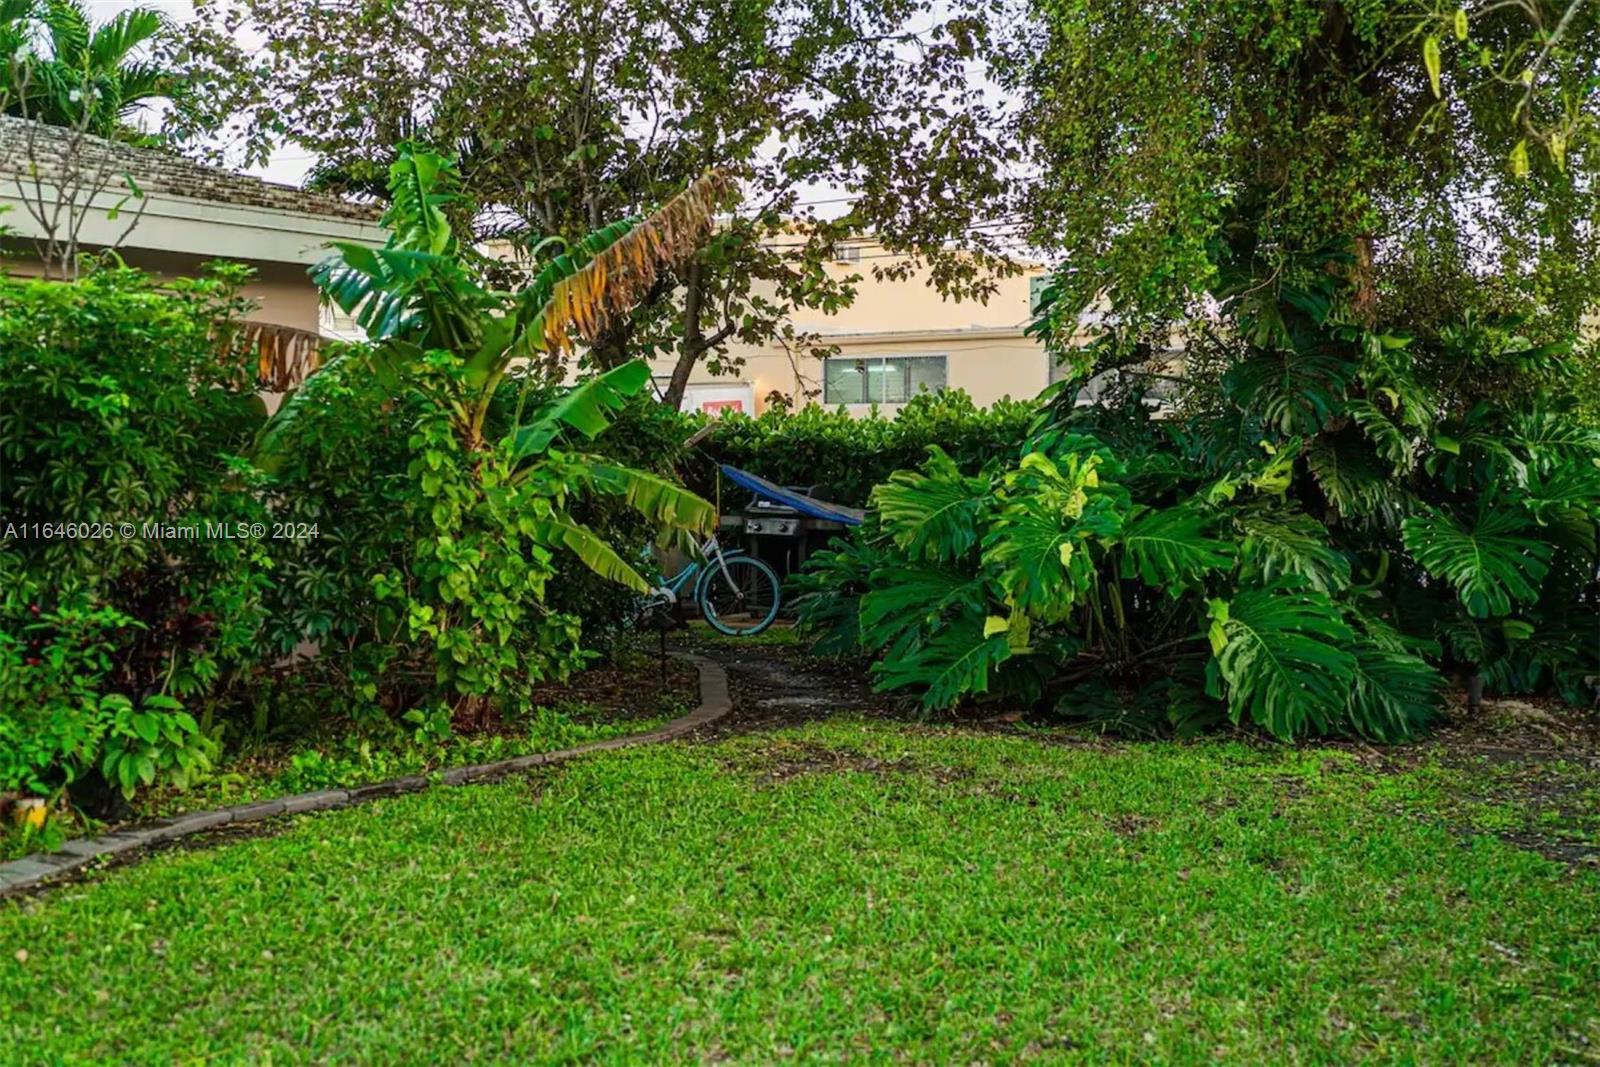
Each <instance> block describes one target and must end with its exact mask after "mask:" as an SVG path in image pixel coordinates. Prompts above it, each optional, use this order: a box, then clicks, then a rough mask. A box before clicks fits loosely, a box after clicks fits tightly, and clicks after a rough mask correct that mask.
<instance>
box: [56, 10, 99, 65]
mask: <svg viewBox="0 0 1600 1067" xmlns="http://www.w3.org/2000/svg"><path fill="white" fill-rule="evenodd" d="M44 25H45V30H46V31H47V32H48V33H49V34H50V50H51V58H53V59H54V60H55V61H56V62H57V63H59V64H61V65H62V66H63V67H66V68H67V69H69V70H72V71H74V72H76V73H77V74H78V75H80V76H81V75H85V74H88V73H89V40H90V38H91V37H92V36H93V30H92V28H91V25H90V22H89V13H88V11H87V10H86V9H85V8H84V6H83V4H82V3H81V2H80V0H45V8H44Z"/></svg>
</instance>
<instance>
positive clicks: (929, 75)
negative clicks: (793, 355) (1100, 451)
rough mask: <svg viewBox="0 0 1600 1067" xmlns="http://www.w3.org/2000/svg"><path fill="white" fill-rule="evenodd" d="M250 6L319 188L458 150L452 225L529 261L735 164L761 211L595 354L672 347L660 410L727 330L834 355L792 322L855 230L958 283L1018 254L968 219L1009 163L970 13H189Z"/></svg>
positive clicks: (843, 290) (970, 293)
mask: <svg viewBox="0 0 1600 1067" xmlns="http://www.w3.org/2000/svg"><path fill="white" fill-rule="evenodd" d="M240 10H242V12H243V14H244V25H245V26H246V27H248V28H249V29H250V30H252V31H253V32H255V33H258V34H260V35H261V37H262V38H263V41H264V48H263V49H262V51H261V53H260V55H261V56H263V57H264V58H263V59H262V60H261V61H260V63H259V65H258V67H257V68H256V71H255V73H256V76H257V83H258V85H259V86H261V87H262V88H263V96H262V100H261V104H260V107H259V108H257V109H256V111H255V113H254V123H255V125H254V128H255V129H256V130H258V131H259V130H270V131H271V132H273V133H274V134H276V135H280V136H284V137H287V138H288V139H289V140H292V141H293V142H295V143H297V144H299V145H302V146H304V147H306V148H308V149H310V150H312V151H314V152H316V153H318V154H319V155H320V156H322V157H323V163H322V165H321V166H320V167H319V168H318V170H317V172H316V173H315V175H314V178H315V180H316V181H317V182H318V183H319V184H321V185H322V186H323V187H325V188H334V189H340V190H349V191H360V192H366V193H372V194H378V195H382V193H383V188H382V182H383V176H384V174H385V172H386V168H387V166H388V163H389V162H390V160H391V159H392V155H391V154H390V153H391V147H390V146H392V145H393V144H394V143H396V142H397V141H399V140H401V139H405V138H412V139H417V140H419V141H426V142H429V143H432V144H434V145H435V146H438V147H440V148H442V149H445V150H448V151H450V152H452V153H455V154H457V155H459V157H460V161H461V166H460V169H461V176H462V189H463V192H464V194H465V197H466V201H465V203H464V204H463V207H462V210H461V211H460V213H459V214H458V216H457V222H458V223H465V222H468V221H474V222H475V225H474V231H475V236H476V237H478V238H480V239H482V238H503V239H507V240H509V241H512V242H513V243H514V244H515V245H516V246H517V248H518V249H519V251H520V252H521V254H522V257H523V261H524V267H525V268H526V269H528V270H536V269H537V268H538V266H539V265H541V264H542V263H543V262H545V261H547V260H548V259H549V258H550V256H551V255H553V254H555V253H556V252H558V251H559V247H560V246H559V244H552V245H543V246H539V245H536V244H535V243H534V242H533V241H531V240H529V238H530V237H544V236H546V235H554V236H557V237H560V238H562V239H564V240H566V241H572V240H576V239H577V238H578V237H580V236H581V235H582V234H584V233H586V232H588V231H590V230H592V229H594V228H596V227H597V226H598V225H599V224H600V223H601V222H602V221H603V220H604V219H607V218H611V217H615V216H617V215H623V214H631V213H636V212H638V211H639V210H640V209H641V208H642V207H644V206H646V205H649V204H653V203H657V202H660V201H661V200H662V199H664V197H665V196H666V195H668V194H669V193H670V191H672V190H674V189H677V188H681V187H682V186H683V185H684V184H686V183H687V182H688V181H690V180H692V179H693V178H694V176H695V175H697V174H699V173H701V172H702V171H703V170H705V169H707V168H723V169H727V170H729V171H730V172H731V173H732V174H734V176H735V177H736V178H738V179H739V180H740V181H741V182H742V184H743V186H744V189H745V191H746V194H747V196H746V202H747V203H748V204H750V205H752V206H751V207H750V208H749V209H748V210H746V211H743V212H741V213H739V214H738V215H736V216H731V217H729V218H727V219H725V220H723V221H722V223H721V225H719V228H718V230H717V232H716V234H715V235H714V237H713V238H712V240H711V241H709V242H708V243H707V244H706V246H705V247H704V248H703V249H702V250H701V252H700V253H699V254H698V255H696V256H695V257H693V258H691V259H690V260H688V261H687V262H686V263H683V264H680V265H679V266H678V267H677V268H675V269H673V270H670V271H667V272H665V273H663V274H662V275H661V277H660V278H659V279H658V282H657V284H656V285H655V286H654V287H653V288H652V290H651V291H650V292H648V293H645V294H643V296H644V300H643V304H642V307H641V309H640V310H639V311H638V312H637V313H635V314H633V315H631V316H626V317H620V318H618V319H617V320H615V321H614V322H612V323H611V324H610V326H609V328H608V329H607V330H606V331H604V332H603V333H602V335H601V336H599V337H598V338H596V340H595V343H594V345H593V346H592V348H591V351H590V358H592V359H593V361H594V362H595V363H597V364H598V365H599V366H601V367H611V366H615V365H618V364H619V363H621V362H623V361H625V360H626V359H627V358H629V357H630V356H632V355H636V354H645V355H668V354H670V355H671V356H673V357H675V364H676V369H675V371H674V373H673V375H672V381H671V383H670V385H669V387H668V389H667V390H666V399H667V400H668V401H669V402H671V403H676V402H677V401H678V400H679V399H680V398H681V396H682V393H683V387H684V385H685V383H686V382H687V380H688V377H689V374H690V372H691V370H692V369H693V367H694V366H695V365H696V364H697V363H699V362H702V361H704V362H707V363H708V364H710V365H711V366H712V367H713V369H718V370H720V369H722V368H723V367H724V365H725V364H726V362H727V359H726V355H725V353H726V346H727V345H728V343H729V342H730V341H732V340H734V339H736V338H737V339H739V340H742V341H746V342H762V341H766V340H768V339H773V338H778V339H781V340H783V341H784V342H785V343H787V344H788V345H789V346H790V347H791V348H792V349H798V348H806V347H821V346H820V345H819V344H818V343H817V339H815V338H808V337H802V336H799V335H797V334H796V333H795V332H794V330H793V328H792V327H791V326H789V325H788V323H787V320H788V317H789V312H790V311H791V310H792V309H793V308H796V307H801V306H804V307H812V308H829V307H833V306H837V305H839V304H842V303H844V302H847V301H848V300H850V299H851V298H852V296H853V288H852V286H851V285H850V284H848V283H839V282H836V281H834V280H830V278H829V276H828V274H827V273H826V272H825V271H824V270H823V264H824V263H825V262H827V260H828V259H829V258H830V256H831V250H832V247H833V245H834V244H835V242H836V241H838V240H839V239H840V238H841V237H842V236H844V235H847V234H851V233H855V232H860V231H863V230H872V231H873V232H875V233H876V234H877V235H878V236H879V237H880V238H881V239H883V240H884V241H885V243H886V244H887V245H888V246H889V247H890V248H891V249H895V250H901V251H906V252H909V253H912V254H913V255H914V256H915V257H917V259H918V261H919V262H922V263H926V264H927V265H928V266H929V267H930V268H931V272H932V276H933V278H934V281H935V283H936V284H937V285H938V286H939V287H940V288H941V289H942V290H943V291H945V292H946V293H948V294H950V295H951V296H953V297H957V298H969V297H979V298H981V297H983V296H985V295H986V294H987V293H988V292H989V291H991V289H992V274H993V272H994V271H996V270H1002V269H1005V265H1004V263H1003V262H1002V261H1001V260H1000V259H999V258H998V257H997V256H996V254H995V253H996V252H997V250H998V241H997V238H996V236H995V235H994V234H992V233H990V232H989V227H987V226H984V225H979V224H980V223H987V222H989V221H991V219H992V217H993V215H994V213H995V212H996V211H997V210H998V207H997V205H998V204H999V203H1000V200H1001V197H1002V194H1003V193H1004V191H1005V189H1006V187H1007V180H1006V177H1005V175H1006V170H1005V162H1006V155H1005V151H1004V149H1003V147H1002V146H1001V145H1000V144H999V143H998V142H997V139H996V138H995V137H994V136H993V135H992V130H991V123H990V121H989V113H988V109H987V108H986V106H985V104H984V102H983V100H982V99H981V95H980V93H979V92H978V89H977V88H976V87H975V86H974V85H972V84H970V83H969V79H968V77H967V71H968V66H969V64H970V63H971V62H973V61H974V60H975V59H976V58H977V57H978V56H979V55H980V54H981V52H982V51H983V49H984V47H985V41H986V39H987V36H986V34H987V31H986V29H985V25H984V23H983V22H982V21H981V20H980V19H979V18H977V17H976V16H975V15H974V14H973V12H971V11H968V10H966V9H965V8H964V7H963V6H962V5H960V4H958V5H954V6H952V5H943V4H941V5H937V6H936V5H933V4H931V3H928V2H926V0H911V2H907V0H865V2H861V3H854V4H850V5H839V4H836V3H832V2H828V0H758V2H754V3H751V2H748V0H712V2H710V3H707V4H704V5H700V6H699V7H697V8H696V10H695V12H694V17H693V18H692V19H690V18H687V17H684V15H682V14H680V13H679V11H678V10H677V9H676V8H674V7H673V5H670V4H660V3H656V2H655V0H624V2H603V0H549V2H536V0H521V2H518V3H508V4H497V5H483V4H479V3H476V2H474V0H434V2H431V3H428V4H403V5H397V4H393V3H389V2H387V0H355V2H352V3H347V4H337V5H330V4H324V3H320V2H318V0H241V4H240V5H238V6H237V7H229V8H227V9H223V8H217V9H213V10H211V11H209V12H203V15H204V18H203V20H202V21H201V23H200V24H199V26H200V27H201V28H206V29H209V31H210V32H213V33H216V32H217V31H218V30H219V28H226V27H225V26H224V23H225V20H226V19H228V18H230V17H235V16H236V15H237V14H238V12H239V11H240ZM197 32H198V30H197ZM205 50H206V49H205V47H204V46H203V45H197V46H196V49H195V51H196V52H197V53H203V52H204V51H205ZM813 184H823V185H833V186H842V187H845V188H847V189H849V190H850V191H851V194H852V199H851V201H850V203H849V205H848V208H847V209H846V210H845V211H844V212H843V214H842V215H840V216H839V217H837V218H833V219H824V218H823V215H824V214H825V212H820V211H818V210H817V205H809V204H807V203H806V202H805V190H806V189H807V187H808V186H811V185H813ZM467 205H470V207H468V206H467ZM824 206H827V205H824ZM473 209H478V210H476V211H475V210H473ZM900 269H901V270H902V271H906V270H909V268H906V267H902V268H900Z"/></svg>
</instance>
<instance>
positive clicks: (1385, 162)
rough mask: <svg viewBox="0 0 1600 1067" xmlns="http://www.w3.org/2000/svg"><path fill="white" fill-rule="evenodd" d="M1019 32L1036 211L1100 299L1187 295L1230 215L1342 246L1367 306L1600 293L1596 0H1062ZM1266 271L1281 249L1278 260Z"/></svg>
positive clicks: (1545, 301)
mask: <svg viewBox="0 0 1600 1067" xmlns="http://www.w3.org/2000/svg"><path fill="white" fill-rule="evenodd" d="M1032 13H1033V16H1034V17H1033V18H1032V19H1030V20H1023V21H1022V22H1021V23H1020V24H1021V25H1022V26H1023V27H1024V28H1023V29H1022V30H1020V31H1019V32H1018V33H1017V34H1016V35H1015V36H1014V37H1013V38H1012V39H1011V40H1010V41H1009V43H1008V47H1007V50H1006V51H1007V56H1006V60H1005V62H1004V64H1003V66H1004V71H1003V80H1004V82H1005V84H1006V85H1007V86H1008V87H1009V88H1011V89H1012V90H1013V91H1014V92H1017V93H1020V94H1024V95H1025V97H1026V106H1025V107H1024V108H1023V109H1022V111H1021V112H1020V118H1019V121H1018V125H1017V130H1018V133H1019V134H1020V135H1021V136H1022V137H1023V138H1025V139H1026V141H1027V142H1028V145H1029V148H1030V151H1031V154H1032V157H1033V162H1034V163H1035V164H1036V171H1037V173H1038V175H1039V177H1038V181H1037V182H1036V183H1035V184H1034V185H1033V186H1032V188H1031V189H1030V190H1029V195H1028V216H1029V220H1030V223H1031V225H1032V229H1033V232H1034V235H1035V237H1036V238H1037V240H1038V241H1039V242H1040V243H1041V244H1043V245H1046V246H1049V247H1053V248H1056V249H1058V250H1059V251H1060V252H1061V254H1062V255H1063V257H1064V258H1065V260H1066V263H1067V269H1066V270H1064V271H1063V272H1062V274H1061V275H1060V278H1059V289H1060V293H1061V295H1062V297H1063V299H1062V300H1061V301H1060V303H1059V305H1058V310H1059V313H1060V314H1062V315H1075V314H1076V312H1077V311H1078V310H1079V309H1080V308H1081V307H1083V306H1085V305H1086V304H1087V303H1088V302H1089V301H1090V300H1092V299H1094V298H1096V297H1097V296H1104V297H1107V298H1109V300H1110V301H1111V303H1113V304H1114V305H1116V306H1117V307H1118V308H1119V309H1120V310H1121V311H1123V312H1124V313H1125V314H1127V315H1128V316H1129V317H1130V318H1131V319H1132V320H1133V321H1135V322H1143V323H1146V324H1148V323H1149V322H1151V321H1153V320H1158V319H1160V318H1162V317H1166V316H1171V315H1174V314H1177V313H1181V311H1182V310H1183V309H1184V307H1185V306H1186V305H1187V304H1188V303H1189V302H1190V301H1191V300H1192V299H1193V298H1194V297H1195V296H1196V294H1199V293H1202V292H1203V291H1204V290H1205V288H1206V287H1207V286H1208V285H1209V284H1210V283H1211V280H1212V279H1213V278H1214V276H1215V273H1216V272H1217V270H1218V269H1219V268H1218V265H1217V257H1216V255H1215V254H1214V253H1215V251H1216V248H1217V246H1218V244H1219V242H1221V241H1222V240H1223V239H1224V237H1225V236H1226V233H1227V231H1228V229H1229V227H1230V226H1233V225H1234V224H1236V223H1238V222H1240V221H1241V220H1242V221H1243V222H1244V223H1245V224H1247V225H1248V226H1249V227H1250V228H1252V229H1254V230H1256V231H1257V232H1258V233H1259V243H1258V245H1257V254H1259V255H1260V256H1261V257H1262V260H1263V262H1264V263H1265V264H1266V265H1267V266H1268V267H1269V268H1273V267H1282V266H1286V265H1288V264H1289V263H1290V262H1291V260H1292V259H1293V258H1294V257H1295V256H1297V255H1301V256H1303V255H1306V254H1309V253H1312V252H1315V251H1317V250H1318V249H1322V248H1328V247H1334V246H1343V247H1345V248H1347V249H1348V250H1349V251H1350V253H1351V255H1352V257H1353V258H1352V260H1351V262H1350V263H1349V264H1348V265H1347V266H1346V267H1345V268H1344V269H1345V270H1346V271H1347V272H1348V273H1349V274H1350V275H1351V277H1352V280H1353V281H1354V282H1355V283H1356V292H1355V295H1354V297H1353V301H1354V305H1355V309H1356V311H1357V312H1358V314H1359V315H1360V316H1361V317H1362V319H1363V320H1364V321H1366V322H1368V323H1371V322H1372V321H1374V319H1375V317H1376V315H1377V312H1378V305H1379V304H1380V303H1381V304H1388V305H1390V306H1389V307H1388V308H1386V309H1385V315H1384V317H1385V318H1386V319H1388V320H1389V321H1406V322H1407V323H1408V325H1409V326H1412V327H1413V328H1419V329H1424V330H1426V329H1429V328H1430V327H1431V326H1434V325H1437V324H1441V323H1444V322H1449V321H1452V320H1456V319H1459V318H1460V317H1461V316H1462V314H1464V313H1465V312H1466V311H1467V310H1469V309H1475V310H1478V311H1484V310H1495V311H1501V312H1509V311H1516V312H1525V313H1532V314H1534V315H1536V316H1537V317H1538V318H1539V320H1540V323H1541V332H1542V333H1546V334H1552V335H1553V334H1555V333H1559V332H1565V331H1571V330H1572V329H1573V328H1575V327H1576V326H1577V324H1578V322H1579V320H1580V318H1581V316H1582V315H1583V313H1584V311H1585V309H1590V308H1593V306H1594V303H1595V300H1596V297H1597V295H1600V225H1597V223H1600V198H1596V196H1595V177H1596V174H1597V173H1600V141H1597V118H1600V92H1597V86H1600V6H1597V5H1594V4H1586V3H1585V2H1584V0H1561V2H1560V3H1551V2H1549V0H1511V2H1503V3H1502V2H1484V3H1470V4H1468V5H1467V6H1466V7H1463V8H1457V7H1455V6H1453V5H1446V6H1440V5H1439V4H1437V3H1435V2H1433V0H1428V2H1407V3H1397V4H1370V3H1357V2H1355V0H1275V2H1272V3H1258V4H1237V3H1231V2H1222V0H1162V2H1158V3H1133V2H1131V0H1049V2H1039V3H1035V4H1033V5H1032ZM1267 273H1268V274H1271V273H1272V271H1271V270H1270V269H1269V271H1268V272H1267Z"/></svg>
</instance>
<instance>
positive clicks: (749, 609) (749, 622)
mask: <svg viewBox="0 0 1600 1067" xmlns="http://www.w3.org/2000/svg"><path fill="white" fill-rule="evenodd" d="M722 562H723V566H720V567H719V566H718V565H717V563H716V561H715V560H713V561H712V562H711V563H709V564H708V565H707V567H706V576H705V580H704V581H702V582H701V583H700V613H701V614H702V615H704V616H705V617H706V622H709V623H710V624H711V625H712V627H713V628H715V629H717V630H719V631H721V632H722V633H725V634H727V635H728V636H729V637H749V636H750V635H751V634H758V633H760V632H761V631H762V630H765V629H766V628H767V627H769V626H771V625H772V620H773V619H776V618H777V617H778V575H777V574H776V573H775V572H774V571H773V569H772V568H771V567H769V566H767V565H766V564H765V563H762V562H761V561H760V560H759V559H756V558H755V557H754V556H734V557H733V558H732V559H724V560H723V561H722ZM724 568H726V570H727V573H726V574H724V573H723V570H724Z"/></svg>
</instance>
